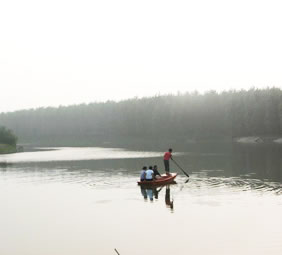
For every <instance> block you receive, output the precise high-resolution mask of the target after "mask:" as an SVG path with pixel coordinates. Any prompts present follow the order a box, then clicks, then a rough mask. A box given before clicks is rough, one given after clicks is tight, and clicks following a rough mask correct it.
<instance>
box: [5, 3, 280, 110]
mask: <svg viewBox="0 0 282 255" xmlns="http://www.w3.org/2000/svg"><path fill="white" fill-rule="evenodd" d="M281 7H282V4H281V1H272V0H267V1H264V0H263V1H260V0H236V1H228V0H222V1H219V0H213V1H211V0H195V1H188V0H185V1H177V0H173V1H165V0H161V1H154V0H150V1H147V0H142V1H134V0H128V1H124V0H118V1H117V0H115V1H110V0H100V1H94V0H91V1H86V0H80V1H76V0H75V1H71V0H49V1H39V0H25V1H22V0H9V1H1V3H0V89H1V90H0V112H2V111H12V110H17V109H23V108H31V107H39V106H49V105H50V106H57V105H68V104H74V103H82V102H92V101H101V100H107V99H114V100H119V99H123V98H129V97H134V96H139V97H141V96H148V95H155V94H159V93H160V94H162V93H168V92H172V93H176V92H177V91H192V90H199V91H206V90H210V89H215V90H219V91H221V90H227V89H231V88H232V89H239V88H249V87H253V86H254V87H260V88H261V87H267V86H275V87H280V88H281V87H282V33H281V25H282V15H281V11H282V9H281Z"/></svg>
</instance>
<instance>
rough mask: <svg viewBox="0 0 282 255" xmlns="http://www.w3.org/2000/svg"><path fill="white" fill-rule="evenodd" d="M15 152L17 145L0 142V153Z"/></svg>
mask: <svg viewBox="0 0 282 255" xmlns="http://www.w3.org/2000/svg"><path fill="white" fill-rule="evenodd" d="M15 152H17V147H16V146H15V145H9V144H0V154H8V153H15Z"/></svg>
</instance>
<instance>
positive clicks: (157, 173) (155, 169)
mask: <svg viewBox="0 0 282 255" xmlns="http://www.w3.org/2000/svg"><path fill="white" fill-rule="evenodd" d="M153 171H154V176H155V178H159V177H161V175H160V173H159V171H158V166H157V165H154V167H153ZM157 176H158V177H157Z"/></svg>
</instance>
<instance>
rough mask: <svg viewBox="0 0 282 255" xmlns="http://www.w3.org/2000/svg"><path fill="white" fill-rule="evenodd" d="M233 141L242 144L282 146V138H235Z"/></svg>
mask: <svg viewBox="0 0 282 255" xmlns="http://www.w3.org/2000/svg"><path fill="white" fill-rule="evenodd" d="M233 141H234V142H237V143H242V144H260V143H276V144H282V138H281V137H259V136H246V137H238V138H234V139H233Z"/></svg>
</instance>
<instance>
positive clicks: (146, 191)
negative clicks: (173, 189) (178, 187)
mask: <svg viewBox="0 0 282 255" xmlns="http://www.w3.org/2000/svg"><path fill="white" fill-rule="evenodd" d="M174 184H176V182H175V183H174ZM170 185H173V184H168V185H163V186H161V187H148V186H147V187H146V186H143V185H141V186H140V190H141V194H142V196H143V198H144V201H148V199H149V200H150V201H151V202H153V201H154V199H159V193H160V192H161V191H162V190H163V188H164V187H165V205H166V207H168V208H170V209H171V210H172V211H173V199H172V198H171V194H170Z"/></svg>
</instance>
